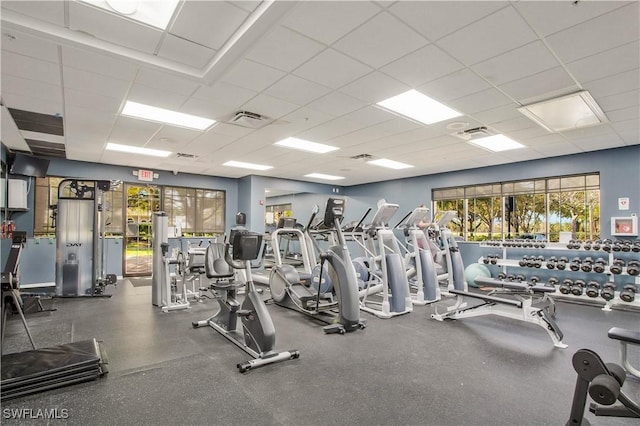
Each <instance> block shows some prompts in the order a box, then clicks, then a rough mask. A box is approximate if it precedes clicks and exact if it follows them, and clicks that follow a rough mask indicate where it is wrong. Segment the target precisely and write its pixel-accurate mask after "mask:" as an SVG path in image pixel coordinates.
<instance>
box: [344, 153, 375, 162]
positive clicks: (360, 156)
mask: <svg viewBox="0 0 640 426" xmlns="http://www.w3.org/2000/svg"><path fill="white" fill-rule="evenodd" d="M349 158H351V159H352V160H364V161H369V160H373V159H374V158H375V157H374V156H373V155H371V154H358V155H354V156H353V157H349Z"/></svg>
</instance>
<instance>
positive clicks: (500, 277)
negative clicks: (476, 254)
mask: <svg viewBox="0 0 640 426" xmlns="http://www.w3.org/2000/svg"><path fill="white" fill-rule="evenodd" d="M505 278H507V274H505V273H504V272H498V279H499V280H504V279H505Z"/></svg>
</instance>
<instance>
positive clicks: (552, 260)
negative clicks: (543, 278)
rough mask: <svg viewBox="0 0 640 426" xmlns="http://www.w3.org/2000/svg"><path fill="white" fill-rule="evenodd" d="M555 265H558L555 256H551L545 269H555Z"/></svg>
mask: <svg viewBox="0 0 640 426" xmlns="http://www.w3.org/2000/svg"><path fill="white" fill-rule="evenodd" d="M556 263H558V258H557V257H555V256H551V257H550V258H549V260H547V269H553V268H555V267H556Z"/></svg>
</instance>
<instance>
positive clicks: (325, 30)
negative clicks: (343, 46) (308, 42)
mask: <svg viewBox="0 0 640 426" xmlns="http://www.w3.org/2000/svg"><path fill="white" fill-rule="evenodd" d="M380 10H381V9H380V8H379V7H378V6H376V5H374V4H373V3H371V2H368V1H339V2H325V1H305V2H299V3H298V5H297V6H296V8H295V9H293V10H292V11H291V12H290V13H289V14H287V16H286V17H285V18H284V19H283V21H282V25H284V26H286V27H289V28H291V29H293V30H295V31H298V32H299V33H301V34H305V35H306V36H308V37H311V38H313V39H315V40H318V41H320V42H322V43H325V44H327V45H331V44H332V43H333V42H335V41H336V40H338V39H339V38H341V37H342V36H344V35H345V34H347V33H348V32H350V31H351V30H353V28H356V27H358V26H359V25H361V24H362V23H363V22H365V21H367V20H369V19H370V18H371V17H372V16H374V15H375V14H376V13H379V12H380Z"/></svg>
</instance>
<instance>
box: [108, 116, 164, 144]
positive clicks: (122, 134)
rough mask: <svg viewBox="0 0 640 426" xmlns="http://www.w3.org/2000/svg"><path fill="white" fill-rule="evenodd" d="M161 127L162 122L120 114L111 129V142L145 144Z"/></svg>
mask: <svg viewBox="0 0 640 426" xmlns="http://www.w3.org/2000/svg"><path fill="white" fill-rule="evenodd" d="M161 127H162V124H160V123H154V122H151V121H147V120H138V119H135V118H129V117H122V116H120V117H118V119H117V120H116V123H115V125H114V126H113V129H112V130H111V134H110V135H109V142H114V143H119V144H124V145H134V146H144V145H145V144H146V143H147V141H148V140H149V139H151V137H152V136H153V135H154V134H155V133H156V132H157V131H158V130H160V128H161Z"/></svg>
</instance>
